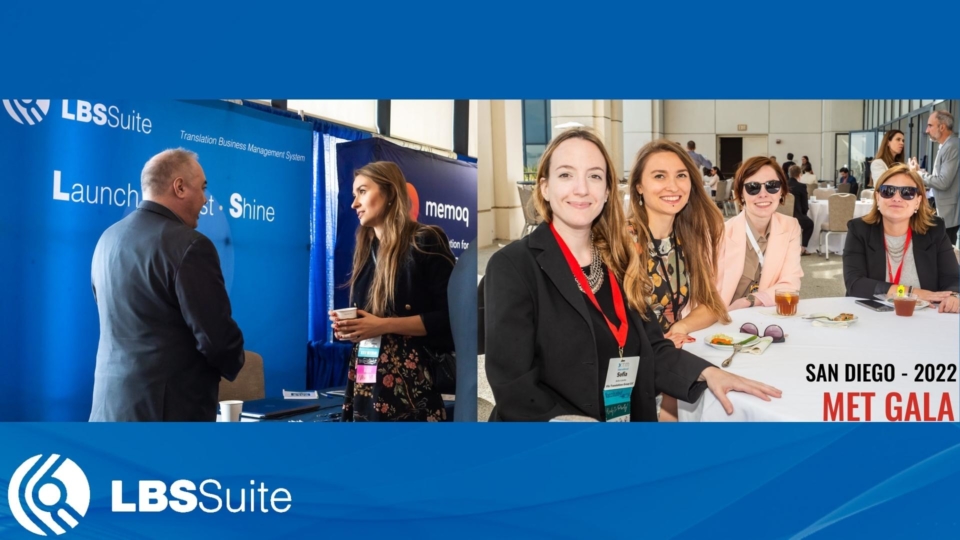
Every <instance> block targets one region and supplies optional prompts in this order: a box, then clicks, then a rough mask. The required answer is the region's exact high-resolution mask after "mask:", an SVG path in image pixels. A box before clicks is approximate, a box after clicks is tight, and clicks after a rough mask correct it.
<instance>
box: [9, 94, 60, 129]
mask: <svg viewBox="0 0 960 540" xmlns="http://www.w3.org/2000/svg"><path fill="white" fill-rule="evenodd" d="M3 108H4V109H6V110H7V114H9V115H10V118H13V119H14V120H16V121H17V123H18V124H28V125H31V126H32V125H34V124H39V123H40V122H42V121H43V117H44V116H46V115H47V111H49V110H50V100H49V99H5V100H3Z"/></svg>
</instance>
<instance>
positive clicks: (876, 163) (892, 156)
mask: <svg viewBox="0 0 960 540" xmlns="http://www.w3.org/2000/svg"><path fill="white" fill-rule="evenodd" d="M904 141H905V139H904V138H903V132H902V131H900V130H899V129H891V130H890V131H888V132H886V133H884V134H883V140H882V141H880V149H879V150H877V157H875V158H873V161H871V162H870V177H871V178H872V179H873V185H874V188H876V186H877V180H879V179H880V177H881V176H883V173H884V172H886V170H887V169H889V168H890V167H893V166H894V165H897V164H900V165H903V164H905V163H906V160H905V158H904V154H903V147H904V144H905V142H904ZM874 197H876V195H874Z"/></svg>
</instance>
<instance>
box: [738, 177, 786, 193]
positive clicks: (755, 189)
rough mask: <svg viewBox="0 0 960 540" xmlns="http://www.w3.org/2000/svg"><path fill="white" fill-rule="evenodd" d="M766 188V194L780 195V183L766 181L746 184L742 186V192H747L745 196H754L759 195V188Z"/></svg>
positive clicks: (777, 181)
mask: <svg viewBox="0 0 960 540" xmlns="http://www.w3.org/2000/svg"><path fill="white" fill-rule="evenodd" d="M761 187H765V188H767V193H771V194H775V193H780V181H779V180H767V181H766V182H763V183H760V182H747V183H746V184H744V185H743V190H744V191H746V192H747V195H756V194H758V193H760V188H761Z"/></svg>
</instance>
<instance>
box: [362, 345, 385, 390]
mask: <svg viewBox="0 0 960 540" xmlns="http://www.w3.org/2000/svg"><path fill="white" fill-rule="evenodd" d="M380 337H381V336H377V337H375V338H370V339H365V340H363V341H361V342H360V344H359V345H358V346H357V382H358V383H361V384H375V383H376V382H377V363H378V362H379V360H380Z"/></svg>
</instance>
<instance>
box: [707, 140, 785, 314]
mask: <svg viewBox="0 0 960 540" xmlns="http://www.w3.org/2000/svg"><path fill="white" fill-rule="evenodd" d="M785 180H786V179H785V178H784V177H783V169H781V168H780V167H778V166H777V164H776V163H774V161H773V160H772V159H769V158H765V157H754V158H750V159H748V160H746V161H744V162H743V164H742V165H740V168H739V169H737V173H736V175H735V176H734V181H733V182H734V184H733V197H734V199H735V200H736V202H737V206H738V207H739V208H741V209H742V211H741V212H740V213H739V214H738V215H737V216H735V217H733V218H731V219H730V220H728V221H727V222H726V223H725V224H724V227H725V229H726V230H725V233H724V241H723V243H722V244H721V248H720V262H719V267H718V269H717V288H718V289H719V291H720V297H721V299H722V300H723V302H724V303H725V304H727V306H728V307H727V309H728V310H729V311H733V310H736V309H741V308H748V307H753V306H755V305H761V306H772V305H774V302H775V294H776V290H777V289H792V290H796V291H799V290H800V278H802V277H803V269H802V268H801V267H800V234H801V233H800V224H799V223H798V222H797V220H796V219H794V218H793V217H792V216H785V215H783V214H779V213H777V207H778V206H780V205H781V204H783V200H784V195H785V193H786V187H785V184H786V181H785Z"/></svg>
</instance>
